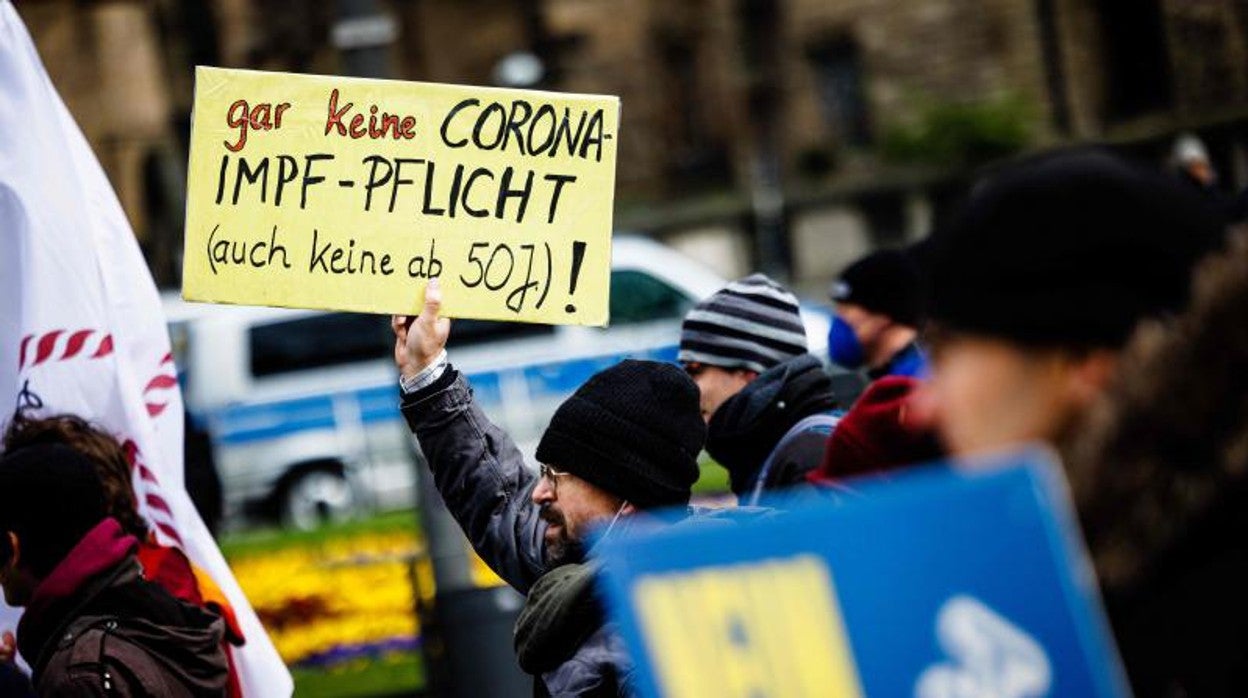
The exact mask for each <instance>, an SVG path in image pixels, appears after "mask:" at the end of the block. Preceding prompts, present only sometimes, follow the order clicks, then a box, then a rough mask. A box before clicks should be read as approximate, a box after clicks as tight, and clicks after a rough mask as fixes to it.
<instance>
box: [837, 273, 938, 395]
mask: <svg viewBox="0 0 1248 698" xmlns="http://www.w3.org/2000/svg"><path fill="white" fill-rule="evenodd" d="M921 286H922V284H921V282H920V275H919V267H918V264H917V263H916V262H915V260H914V259H913V258H911V256H910V254H909V253H908V252H907V251H905V250H881V251H879V252H873V253H872V254H869V255H867V256H866V257H863V258H862V259H859V260H858V261H856V262H854V263H853V264H851V265H849V266H848V267H846V268H845V270H844V271H842V272H841V273H840V275H839V276H838V277H837V279H836V281H835V282H833V283H832V289H831V291H830V293H829V296H830V297H831V298H832V300H833V302H835V303H836V315H835V316H834V317H833V318H832V326H831V328H830V329H829V331H828V357H829V358H830V359H832V361H833V363H835V364H837V365H838V366H840V367H841V368H845V369H848V370H851V371H855V370H858V369H865V370H866V372H867V377H868V378H869V379H870V380H872V381H874V380H878V379H880V378H883V377H884V376H910V377H912V378H922V377H923V376H924V374H926V373H927V355H926V354H925V353H924V351H923V349H922V348H921V347H920V346H919V342H918V339H919V326H920V324H921V323H922V318H923V300H922V288H921Z"/></svg>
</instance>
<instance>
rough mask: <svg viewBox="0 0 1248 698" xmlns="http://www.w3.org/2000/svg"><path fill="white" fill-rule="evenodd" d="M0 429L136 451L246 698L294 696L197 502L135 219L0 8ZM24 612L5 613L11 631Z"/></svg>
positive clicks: (148, 492)
mask: <svg viewBox="0 0 1248 698" xmlns="http://www.w3.org/2000/svg"><path fill="white" fill-rule="evenodd" d="M0 401H3V402H0V422H7V421H8V416H9V415H11V414H12V411H13V410H14V408H15V407H17V405H18V404H27V405H30V404H42V409H41V410H40V411H39V413H40V414H51V413H62V412H68V413H74V414H78V415H80V416H83V417H85V418H87V419H89V420H91V421H92V422H95V423H96V424H99V425H100V426H102V427H103V428H105V429H107V430H108V431H110V432H111V433H112V434H114V435H115V436H117V437H118V438H119V439H122V440H124V441H126V442H129V443H128V444H127V447H128V448H132V449H134V454H135V456H136V470H135V472H136V477H135V479H134V481H135V490H136V495H137V500H138V502H139V506H140V511H141V513H142V514H143V515H144V516H145V517H146V518H147V520H148V521H149V522H150V523H151V524H152V528H153V529H154V532H155V535H156V536H157V539H158V541H159V542H160V543H161V544H163V545H169V546H176V547H180V548H182V550H183V551H184V552H185V553H186V554H187V556H188V557H189V558H190V559H191V561H192V562H193V563H195V564H196V565H198V566H199V567H200V568H202V569H203V570H204V571H206V572H207V573H208V574H209V576H211V577H212V579H213V581H215V582H216V583H217V585H218V586H219V587H220V588H221V590H222V591H223V592H224V593H225V595H226V597H227V598H228V599H229V601H230V602H231V604H232V605H233V608H234V611H235V613H236V614H237V618H238V621H239V624H240V626H241V629H242V631H243V634H244V635H245V637H246V644H245V645H244V646H243V647H241V648H233V649H232V651H233V656H234V661H235V665H236V667H237V668H238V671H239V675H240V679H241V683H242V688H243V692H244V694H245V695H247V696H289V695H290V694H291V692H292V690H293V685H292V682H291V677H290V673H289V672H288V671H287V670H286V667H285V665H284V664H283V663H282V661H281V658H280V657H279V656H278V654H277V651H276V649H275V648H274V647H273V644H272V642H270V640H269V638H268V636H267V635H266V634H265V632H264V629H263V627H262V626H261V625H260V621H259V619H257V618H256V614H255V612H254V611H253V610H252V608H251V605H250V604H249V603H248V601H247V598H246V597H245V596H243V593H242V590H241V589H240V588H239V586H238V583H237V582H236V581H235V580H234V575H233V574H232V573H231V572H230V568H229V566H228V565H227V564H226V562H225V559H224V558H223V557H222V555H221V551H220V550H219V549H218V548H217V545H216V543H215V542H214V541H213V539H212V536H211V535H210V534H209V533H208V529H207V528H206V527H205V526H204V523H203V521H201V520H200V518H199V516H198V514H197V513H196V512H195V508H194V506H193V505H192V504H191V500H190V497H189V496H187V493H186V490H185V488H184V486H183V476H182V427H183V422H182V398H181V394H180V393H179V391H178V385H177V380H176V372H175V370H174V366H173V359H172V357H171V354H170V345H169V335H168V331H167V329H166V327H165V321H164V315H163V312H162V310H161V305H160V298H159V295H158V293H157V291H156V286H155V284H154V283H153V282H152V278H151V275H150V273H149V272H148V269H147V266H146V264H145V263H144V261H143V256H142V254H141V253H140V251H139V246H138V243H137V241H136V240H135V238H134V234H133V232H132V231H131V230H130V225H129V223H128V222H127V221H126V217H125V214H124V213H123V212H122V209H121V206H120V204H119V203H118V201H117V197H116V195H114V193H113V190H112V188H111V187H110V186H109V183H108V179H107V178H106V177H105V175H104V171H103V170H102V169H101V168H100V165H99V163H98V162H97V161H96V159H95V156H94V155H93V154H92V152H91V149H90V147H89V146H88V144H87V141H86V139H85V138H84V137H83V135H82V132H81V131H79V129H78V126H77V124H75V123H74V120H73V117H72V116H70V114H69V111H68V110H67V109H66V108H65V105H64V104H63V103H62V102H61V99H60V96H59V95H58V94H57V92H56V89H55V88H54V87H53V86H52V83H51V81H50V80H49V79H48V76H47V73H46V72H45V71H44V69H43V64H42V63H41V62H40V60H39V56H38V53H37V52H36V51H35V47H34V45H33V43H32V42H31V40H30V36H29V34H28V33H27V32H26V28H25V26H24V25H23V24H22V21H21V19H20V18H19V17H18V15H17V11H16V10H15V9H14V8H13V5H12V4H11V3H10V2H9V0H0ZM16 618H17V612H16V611H14V610H13V609H3V611H0V631H3V630H10V629H12V628H13V627H15V625H16Z"/></svg>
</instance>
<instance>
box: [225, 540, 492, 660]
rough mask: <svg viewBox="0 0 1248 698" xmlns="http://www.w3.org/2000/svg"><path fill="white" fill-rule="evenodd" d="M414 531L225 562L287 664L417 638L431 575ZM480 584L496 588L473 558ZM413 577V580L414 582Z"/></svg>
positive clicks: (475, 575)
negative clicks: (419, 600)
mask: <svg viewBox="0 0 1248 698" xmlns="http://www.w3.org/2000/svg"><path fill="white" fill-rule="evenodd" d="M422 550H423V543H422V542H421V541H420V539H419V538H418V537H417V536H416V534H415V533H413V532H408V531H395V532H388V533H369V534H361V535H356V536H351V537H347V538H341V539H337V540H332V541H328V542H324V543H320V544H317V545H314V546H305V547H293V548H289V549H286V550H281V551H277V552H265V553H262V554H253V555H247V556H241V557H236V558H234V559H231V560H230V566H231V568H232V569H233V570H234V575H235V576H236V577H237V579H238V582H239V584H240V585H241V586H242V588H243V591H244V592H245V593H246V594H247V597H248V599H249V600H250V601H251V604H252V606H253V607H254V608H255V609H256V612H257V613H258V614H259V615H260V618H261V621H262V622H263V623H264V625H265V629H266V630H267V631H268V632H269V635H270V637H272V639H273V642H274V644H275V645H276V646H277V650H278V652H280V653H281V655H282V659H283V660H285V661H286V662H287V663H288V664H297V663H299V662H300V661H302V660H305V659H307V658H309V657H312V656H315V655H317V654H319V653H323V652H327V651H330V650H333V649H335V648H343V647H361V646H368V645H370V644H373V643H380V642H384V641H387V640H393V639H395V638H413V639H414V638H416V637H417V636H418V635H419V632H420V628H419V624H418V622H417V620H416V613H415V609H416V600H415V594H416V588H415V586H416V585H415V583H414V582H415V581H416V580H418V581H419V587H420V592H421V594H422V596H423V597H425V600H426V601H427V600H429V599H431V598H432V596H433V574H432V570H431V568H430V566H429V563H428V560H427V559H426V558H424V557H423V556H422V555H421V552H422ZM474 560H475V562H476V564H475V565H474V569H473V578H474V580H475V581H476V582H477V583H478V585H480V586H494V585H497V584H501V583H502V582H501V580H499V579H498V577H496V576H495V575H494V574H493V572H491V571H490V570H489V568H487V567H485V565H484V564H483V563H481V562H480V560H479V559H476V557H475V556H474ZM413 575H415V576H416V578H415V580H414V579H413Z"/></svg>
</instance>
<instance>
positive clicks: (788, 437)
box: [677, 274, 837, 504]
mask: <svg viewBox="0 0 1248 698" xmlns="http://www.w3.org/2000/svg"><path fill="white" fill-rule="evenodd" d="M677 358H678V359H679V361H680V363H681V365H683V366H684V367H685V371H686V372H687V373H688V374H689V375H690V376H691V377H692V378H693V380H694V382H695V383H697V385H698V390H699V392H700V403H701V411H702V417H703V418H704V419H705V420H706V421H707V439H706V450H707V452H708V453H710V454H711V457H712V458H714V459H715V460H716V461H717V462H718V463H719V464H720V465H722V466H724V467H725V468H726V469H727V470H728V475H729V479H730V483H731V487H732V492H733V494H735V495H737V499H738V501H740V502H741V503H742V504H757V503H758V502H759V500H760V498H761V497H762V495H763V493H764V492H765V491H769V490H776V489H781V488H785V487H790V486H792V485H795V484H802V483H804V482H805V476H806V473H807V472H808V471H810V470H812V469H813V468H814V467H815V466H817V465H818V464H819V461H820V460H821V459H822V458H823V450H824V444H825V443H826V442H827V439H828V435H829V434H830V433H831V431H832V428H833V427H834V426H835V424H836V417H835V415H834V414H833V409H834V408H835V407H836V406H837V405H836V400H835V398H833V396H832V381H831V379H830V378H829V377H828V375H827V374H826V373H825V372H824V370H823V364H822V363H821V362H820V361H819V359H817V358H816V357H814V356H812V355H811V354H808V353H807V352H806V327H805V325H804V324H803V323H802V316H801V312H800V311H799V308H798V303H797V297H796V296H794V295H793V294H792V293H791V292H789V290H788V289H786V288H784V287H783V286H781V285H780V284H778V283H776V282H775V281H772V280H771V279H769V278H768V277H766V276H765V275H763V274H752V275H750V276H747V277H745V278H744V279H739V280H737V281H734V282H732V283H730V284H728V285H727V286H725V287H724V288H722V289H720V290H719V291H716V292H715V293H714V294H712V295H711V296H710V297H709V298H707V299H705V300H703V301H702V302H701V303H698V305H697V306H695V307H694V308H693V309H692V310H690V311H689V312H688V314H686V315H685V320H684V323H683V324H682V325H681V330H680V353H679V355H678V357H677Z"/></svg>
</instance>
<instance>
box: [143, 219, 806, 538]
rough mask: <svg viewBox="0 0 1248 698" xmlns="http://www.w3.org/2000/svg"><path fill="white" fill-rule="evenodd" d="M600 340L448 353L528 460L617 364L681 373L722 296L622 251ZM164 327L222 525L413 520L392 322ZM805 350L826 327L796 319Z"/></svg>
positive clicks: (275, 311)
mask: <svg viewBox="0 0 1248 698" xmlns="http://www.w3.org/2000/svg"><path fill="white" fill-rule="evenodd" d="M613 246H614V250H613V256H612V272H611V306H610V312H611V316H610V317H611V320H610V326H609V327H605V328H597V327H578V326H550V325H534V324H522V323H505V322H492V321H481V320H466V319H465V320H456V321H455V322H454V325H453V328H452V331H451V337H450V342H449V345H448V350H449V352H450V355H451V361H452V363H454V365H455V366H456V368H458V369H459V370H460V371H461V372H463V373H464V374H466V375H467V377H468V379H469V381H470V382H471V383H472V385H473V387H474V389H475V392H476V396H477V399H478V400H479V401H480V402H481V403H482V406H483V408H484V409H485V410H486V412H487V414H489V415H490V417H491V418H492V419H493V420H494V421H495V422H497V423H498V424H499V425H500V426H502V427H503V428H504V429H506V430H507V431H508V433H510V434H511V435H512V437H513V438H514V439H515V440H516V442H517V443H518V444H519V445H520V448H521V450H522V451H523V452H524V453H525V454H526V455H527V456H529V457H530V458H531V457H532V454H533V451H534V449H535V448H536V444H537V440H538V438H539V437H540V435H541V433H542V430H543V429H544V428H545V426H546V424H547V422H548V421H549V418H550V415H551V414H552V413H553V412H554V409H555V407H556V406H557V405H558V404H559V403H560V402H561V401H562V400H563V399H564V398H565V397H567V396H568V395H569V394H570V393H571V392H572V391H573V390H575V389H576V388H577V387H578V386H579V385H580V384H581V383H583V382H584V381H585V380H586V379H587V378H588V377H589V376H590V375H591V374H593V373H595V372H596V371H598V370H600V369H602V368H605V367H607V366H610V365H612V364H614V363H616V362H617V361H620V360H621V359H624V358H644V359H655V360H662V361H674V360H675V358H676V351H677V344H678V342H679V338H680V322H681V319H682V318H683V316H684V314H685V312H686V311H688V310H689V308H690V307H692V306H693V304H694V303H696V302H697V301H698V300H699V299H701V298H704V297H706V296H708V295H710V294H711V293H713V292H715V291H716V290H717V289H719V288H721V287H722V286H723V285H724V283H726V282H725V280H724V279H723V278H722V277H720V276H718V275H717V274H715V273H714V272H712V271H710V270H708V269H707V268H706V267H704V266H702V265H701V264H699V263H697V262H695V261H693V260H691V259H689V258H688V257H685V256H683V255H681V254H679V253H677V252H675V251H674V250H672V249H670V248H667V247H664V246H662V245H660V244H658V243H656V242H653V241H651V240H648V239H645V238H639V237H632V236H616V238H615V239H614V241H613ZM165 312H166V319H167V321H168V324H169V328H170V334H171V337H172V340H173V345H174V353H175V357H176V359H177V363H178V370H179V375H180V377H181V378H182V386H183V390H184V393H183V395H184V398H185V402H186V405H187V411H188V413H189V417H190V424H192V425H193V426H194V427H195V428H199V429H203V430H205V431H206V432H207V434H208V436H209V440H210V442H211V444H212V449H213V457H214V459H215V463H216V467H217V470H218V473H219V477H220V480H221V484H222V494H223V500H224V517H223V518H224V521H225V523H226V525H227V526H232V527H237V526H239V525H241V524H243V523H245V522H248V521H253V520H255V519H256V516H257V514H266V515H274V514H276V515H277V516H279V517H280V520H281V521H282V522H283V523H284V524H286V525H288V526H294V527H300V528H308V527H312V526H315V525H316V524H317V523H318V522H320V521H322V520H325V519H341V518H346V517H349V516H352V515H354V514H355V513H357V512H359V511H362V510H366V509H375V508H376V509H389V508H401V507H405V506H411V505H412V504H413V503H414V501H415V499H414V497H415V489H414V488H415V485H416V470H415V467H414V465H413V455H412V454H413V452H412V448H411V445H410V441H409V438H410V437H409V434H408V430H407V427H406V425H405V424H404V423H403V421H402V418H401V416H400V414H399V410H398V392H397V391H398V389H397V387H396V386H397V380H396V373H395V368H394V363H393V358H392V357H393V346H394V341H393V335H392V334H391V331H390V321H389V317H387V316H380V315H365V314H359V313H342V312H324V311H310V310H290V309H283V308H264V307H249V306H227V305H208V304H200V303H187V302H184V301H182V300H181V299H179V298H177V297H176V296H175V295H170V296H168V297H166V301H165ZM803 315H804V318H805V320H806V326H807V338H808V340H809V342H810V345H811V350H812V351H814V352H816V353H818V354H820V355H824V354H826V338H827V330H828V325H829V316H828V315H827V312H826V311H825V310H821V309H818V308H815V307H810V308H806V307H804V308H803Z"/></svg>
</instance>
